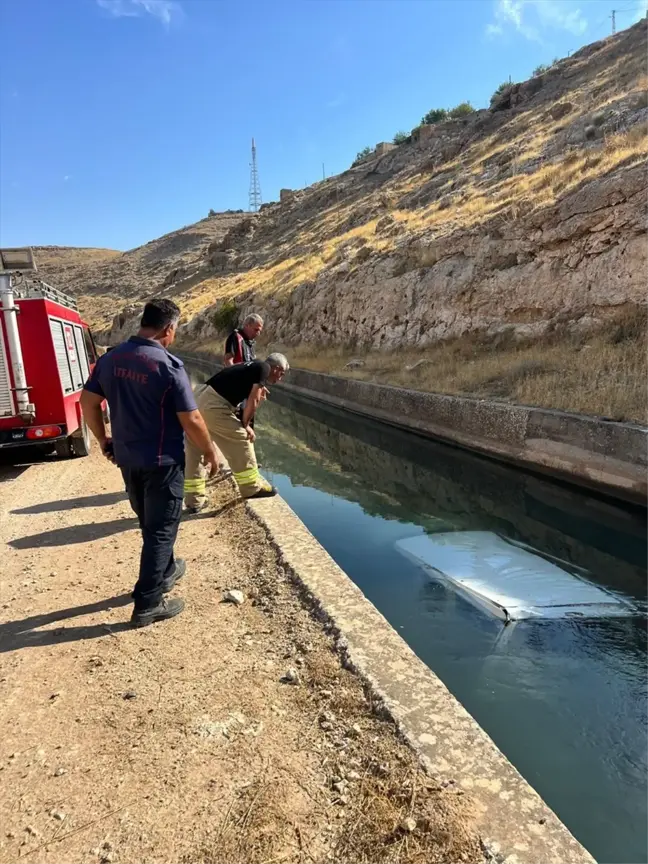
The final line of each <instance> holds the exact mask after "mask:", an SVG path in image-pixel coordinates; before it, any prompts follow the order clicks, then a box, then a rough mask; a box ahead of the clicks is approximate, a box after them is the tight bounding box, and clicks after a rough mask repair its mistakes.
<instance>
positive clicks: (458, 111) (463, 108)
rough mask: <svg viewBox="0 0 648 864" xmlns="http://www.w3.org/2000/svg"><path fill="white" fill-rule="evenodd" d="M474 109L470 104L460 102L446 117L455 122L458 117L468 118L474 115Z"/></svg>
mask: <svg viewBox="0 0 648 864" xmlns="http://www.w3.org/2000/svg"><path fill="white" fill-rule="evenodd" d="M474 113H475V109H474V108H473V106H472V105H471V104H470V102H460V103H459V104H458V105H455V107H454V108H451V109H450V111H448V116H449V117H450V118H451V119H452V120H457V119H458V118H459V117H468V115H469V114H474Z"/></svg>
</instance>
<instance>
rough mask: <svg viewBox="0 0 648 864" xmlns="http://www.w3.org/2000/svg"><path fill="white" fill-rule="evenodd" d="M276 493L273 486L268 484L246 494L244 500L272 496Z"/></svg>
mask: <svg viewBox="0 0 648 864" xmlns="http://www.w3.org/2000/svg"><path fill="white" fill-rule="evenodd" d="M277 494H279V493H278V492H277V490H276V489H275V487H274V486H269V487H268V488H267V489H259V491H258V492H255V493H254V495H248V496H247V498H246V499H245V500H246V501H250V500H251V499H252V498H274V496H275V495H277Z"/></svg>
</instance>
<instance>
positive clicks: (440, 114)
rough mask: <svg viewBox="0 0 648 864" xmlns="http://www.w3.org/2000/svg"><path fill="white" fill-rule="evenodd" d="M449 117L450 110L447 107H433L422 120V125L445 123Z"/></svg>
mask: <svg viewBox="0 0 648 864" xmlns="http://www.w3.org/2000/svg"><path fill="white" fill-rule="evenodd" d="M447 119H448V112H447V111H446V109H445V108H432V109H431V110H430V111H428V113H427V114H426V115H425V116H424V117H423V119H422V120H421V125H422V126H433V125H434V124H435V123H443V121H444V120H447Z"/></svg>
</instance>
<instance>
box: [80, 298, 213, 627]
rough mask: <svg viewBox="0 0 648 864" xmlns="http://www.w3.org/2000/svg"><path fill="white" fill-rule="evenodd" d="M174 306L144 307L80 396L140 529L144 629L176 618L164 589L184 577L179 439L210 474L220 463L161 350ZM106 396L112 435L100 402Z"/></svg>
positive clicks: (181, 378) (172, 326) (179, 367)
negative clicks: (179, 550)
mask: <svg viewBox="0 0 648 864" xmlns="http://www.w3.org/2000/svg"><path fill="white" fill-rule="evenodd" d="M179 320H180V310H179V309H178V307H177V306H176V304H175V303H173V302H172V301H171V300H165V299H159V300H157V299H156V300H151V301H150V302H149V303H147V304H146V306H145V307H144V314H143V315H142V320H141V322H140V330H139V332H138V334H137V336H131V338H130V339H128V340H127V341H126V342H122V344H121V345H117V346H115V347H114V348H113V349H112V351H111V352H110V353H109V354H104V355H103V357H100V358H99V359H98V360H97V364H96V366H95V367H94V369H93V372H92V374H91V376H90V378H89V379H88V381H87V382H86V385H85V388H84V390H83V393H82V394H81V410H82V411H83V416H84V417H85V420H86V423H87V424H88V426H89V427H90V429H91V430H92V432H93V434H94V436H95V437H96V439H97V441H98V442H99V444H100V446H101V449H102V451H103V453H104V455H105V456H106V457H107V458H108V459H109V460H110V461H111V462H115V463H116V464H117V465H118V466H119V468H121V472H122V475H123V477H124V482H125V484H126V491H127V492H128V497H129V500H130V503H131V506H132V508H133V510H134V511H135V513H136V514H137V517H138V519H139V523H140V528H141V530H142V539H143V546H142V555H141V560H140V569H139V578H138V580H137V584H136V585H135V589H134V591H133V599H134V601H135V608H134V611H133V617H132V618H131V621H132V623H133V624H134V625H135V626H136V627H144V626H145V625H147V624H152V623H153V622H154V621H162V620H164V619H166V618H172V617H173V616H174V615H178V614H179V613H180V612H182V610H183V608H184V601H183V600H181V599H179V598H175V599H172V600H169V601H167V600H166V599H165V597H164V594H167V593H168V592H169V591H171V589H172V588H173V586H174V585H175V583H176V581H177V580H178V579H180V577H181V576H183V575H184V572H185V563H184V561H182V560H181V559H178V560H176V559H175V558H174V555H173V546H174V543H175V539H176V535H177V533H178V525H179V523H180V514H181V512H182V495H183V484H184V463H185V457H184V446H185V442H184V436H185V433H186V435H187V438H188V439H189V440H190V441H191V442H192V444H193V446H194V447H195V448H196V449H197V451H198V452H199V453H200V454H202V458H203V461H204V463H205V465H206V467H207V468H208V470H209V473H210V475H213V474H214V473H215V472H216V470H217V469H218V467H219V457H218V451H217V450H216V448H215V447H214V445H213V443H212V440H211V437H210V435H209V432H208V431H207V427H206V426H205V422H204V420H203V419H202V417H201V415H200V412H199V411H198V409H197V407H196V402H195V399H194V396H193V393H192V390H191V385H190V383H189V379H188V378H187V373H186V372H185V370H184V366H183V364H182V361H181V360H178V358H177V357H174V356H173V354H170V353H169V352H168V351H167V348H168V347H169V346H170V345H171V343H172V342H173V340H174V338H175V333H176V328H177V326H178V321H179ZM104 399H107V400H108V406H109V408H110V419H111V428H112V438H110V437H108V434H107V432H106V426H105V423H104V419H103V413H102V410H101V403H102V401H103V400H104Z"/></svg>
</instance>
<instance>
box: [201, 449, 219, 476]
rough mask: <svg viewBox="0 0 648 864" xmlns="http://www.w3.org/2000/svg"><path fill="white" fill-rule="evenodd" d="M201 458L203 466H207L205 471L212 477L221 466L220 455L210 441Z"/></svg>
mask: <svg viewBox="0 0 648 864" xmlns="http://www.w3.org/2000/svg"><path fill="white" fill-rule="evenodd" d="M202 458H203V464H204V465H205V468H207V472H208V474H209V476H210V477H213V476H214V474H216V472H217V471H218V470H219V469H220V467H221V463H220V456H219V453H218V450H217V449H216V447H215V446H214V444H213V443H212V445H211V447H210V449H209V450H206V451H205V452H204V453H203V457H202Z"/></svg>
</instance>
